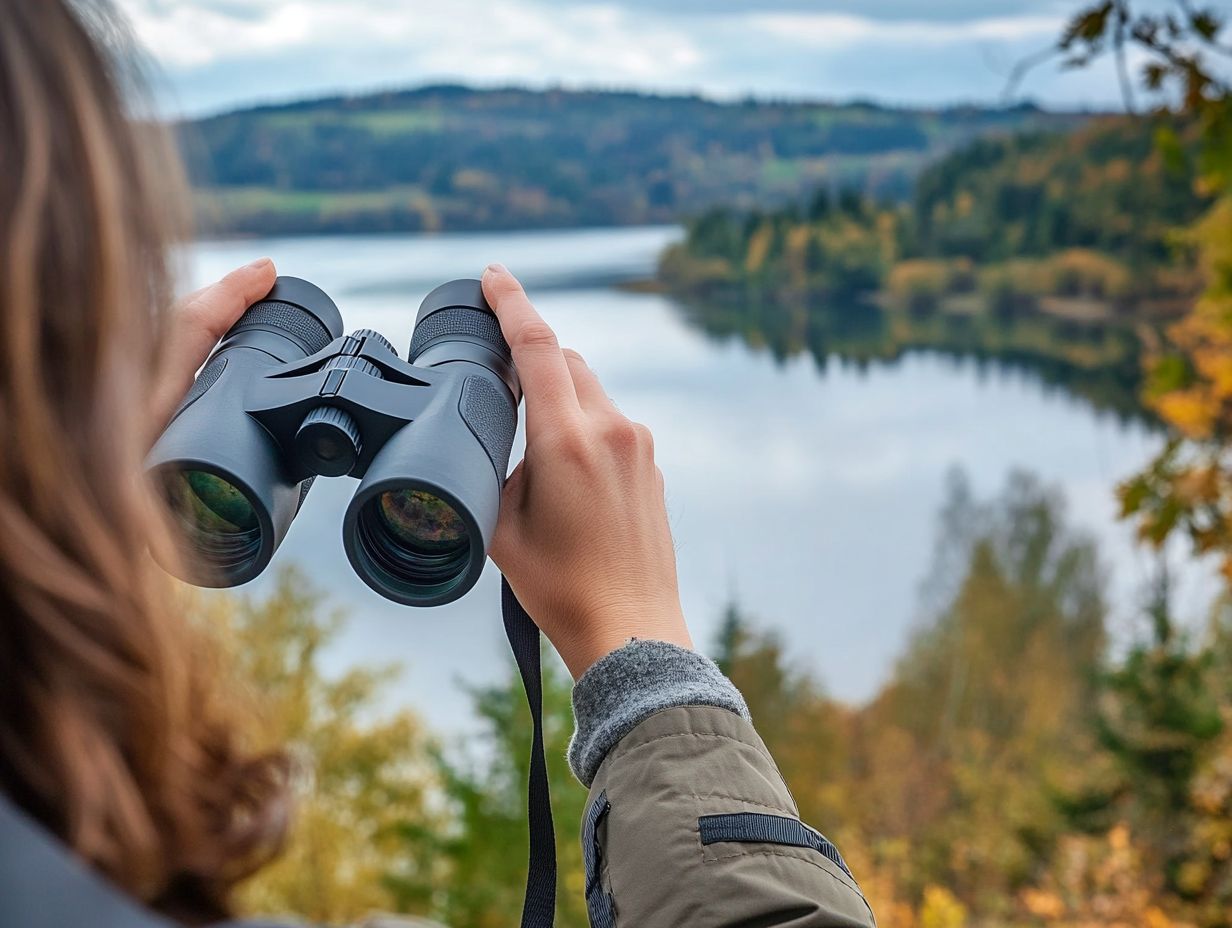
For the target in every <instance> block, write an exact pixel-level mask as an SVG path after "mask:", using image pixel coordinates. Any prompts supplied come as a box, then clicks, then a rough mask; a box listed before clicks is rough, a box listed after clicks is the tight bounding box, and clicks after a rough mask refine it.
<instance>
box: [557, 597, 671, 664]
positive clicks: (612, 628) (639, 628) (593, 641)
mask: <svg viewBox="0 0 1232 928" xmlns="http://www.w3.org/2000/svg"><path fill="white" fill-rule="evenodd" d="M569 624H570V625H571V626H572V628H570V629H569V630H568V631H567V632H566V633H564V634H563V635H560V636H558V637H559V639H560V640H557V638H556V637H553V640H552V644H553V646H554V647H555V648H556V650H557V651H558V652H559V653H560V656H561V658H562V659H563V660H564V662H565V666H566V667H568V668H569V673H570V674H571V675H572V677H573V679H574V680H580V679H581V677H582V675H583V674H584V673H586V671H587V670H589V669H590V668H591V667H592V666H593V665H594V664H595V663H597V662H598V661H600V660H602V659H603V658H604V657H606V656H607V655H608V654H611V653H612V652H613V651H616V650H618V649H620V648H622V647H624V646H625V645H626V644H628V643H629V642H630V641H632V640H635V639H636V640H639V641H663V642H667V643H668V644H674V645H677V646H678V647H681V648H686V649H688V650H690V651H692V650H693V639H692V638H691V637H690V635H689V629H688V626H687V625H686V624H685V621H684V613H683V612H682V611H681V610H680V607H679V606H678V605H677V606H675V607H674V608H666V609H665V608H663V607H658V608H655V607H650V606H646V607H644V608H643V609H640V610H638V611H637V612H635V613H625V614H620V615H611V614H608V615H606V616H604V617H603V618H602V619H598V620H584V621H581V622H571V623H569ZM549 637H552V636H549Z"/></svg>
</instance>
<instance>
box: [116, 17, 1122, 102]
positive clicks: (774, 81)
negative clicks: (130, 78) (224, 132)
mask: <svg viewBox="0 0 1232 928" xmlns="http://www.w3.org/2000/svg"><path fill="white" fill-rule="evenodd" d="M118 2H119V5H120V6H121V7H122V8H123V9H124V10H126V11H127V12H128V14H129V16H130V17H131V18H132V20H133V22H134V24H135V26H136V30H137V34H138V36H139V37H140V38H141V39H142V41H143V42H144V43H145V44H146V46H147V47H148V49H149V50H150V51H151V52H152V53H153V55H154V57H155V59H156V61H157V62H158V63H159V65H160V66H161V68H162V71H163V88H162V90H163V93H162V99H163V101H164V105H165V106H166V108H167V109H168V110H173V111H179V112H187V113H194V114H195V113H202V112H212V111H217V110H221V109H227V108H231V107H234V106H239V105H244V104H249V103H255V102H261V101H270V100H285V99H292V98H296V97H302V96H307V95H318V94H321V93H327V92H333V91H346V92H353V91H361V90H368V89H374V88H389V87H403V86H408V85H413V84H421V83H424V82H428V81H442V80H448V81H465V82H468V83H477V84H482V85H491V84H503V83H517V84H526V85H530V86H543V85H548V84H564V85H566V86H587V87H594V86H598V87H620V88H631V87H632V88H644V89H648V90H656V91H700V92H702V93H706V94H708V95H712V96H717V97H731V96H739V95H744V94H749V93H752V94H756V95H760V96H780V97H781V96H791V97H810V98H823V99H834V100H848V99H853V98H864V99H875V100H879V101H884V102H887V103H905V104H942V103H953V102H971V101H977V102H997V101H998V100H1000V99H1001V97H1002V92H1003V90H1004V87H1005V81H1006V77H1007V76H1008V74H1009V72H1010V70H1011V68H1012V67H1013V65H1014V63H1015V62H1016V61H1018V60H1020V59H1021V58H1022V57H1023V56H1025V55H1028V54H1030V53H1032V52H1036V51H1038V50H1040V49H1042V48H1044V47H1045V46H1047V45H1048V44H1050V43H1052V42H1053V41H1055V39H1056V36H1057V33H1058V31H1059V30H1060V28H1061V27H1062V25H1063V23H1064V22H1065V20H1066V18H1067V15H1068V14H1069V13H1070V12H1072V11H1073V10H1074V9H1075V7H1076V6H1077V5H1078V0H818V2H805V0H603V2H593V0H435V2H425V0H414V2H398V0H118ZM1023 93H1024V94H1027V95H1030V96H1031V97H1033V98H1035V99H1037V100H1040V101H1041V102H1044V103H1047V104H1052V105H1059V106H1067V107H1079V106H1115V105H1119V99H1118V96H1117V90H1116V82H1115V80H1114V77H1113V75H1112V73H1111V71H1110V70H1109V69H1108V68H1107V67H1103V68H1099V69H1097V70H1094V71H1081V72H1059V71H1057V69H1056V68H1054V67H1051V66H1050V67H1047V68H1043V69H1040V70H1038V71H1037V72H1036V73H1035V74H1033V75H1032V76H1031V78H1030V79H1029V80H1028V81H1027V82H1026V83H1025V85H1024V87H1023Z"/></svg>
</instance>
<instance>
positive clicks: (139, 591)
mask: <svg viewBox="0 0 1232 928" xmlns="http://www.w3.org/2000/svg"><path fill="white" fill-rule="evenodd" d="M127 47H128V46H126V44H125V42H124V31H123V28H122V21H121V20H119V19H118V18H117V17H116V16H115V15H113V14H112V13H111V11H110V10H109V9H108V8H107V6H106V5H105V4H103V3H100V2H94V3H88V4H87V3H76V4H72V5H70V3H69V2H68V0H0V706H2V707H3V711H2V714H0V791H3V792H4V793H5V794H6V795H7V796H9V797H10V798H11V799H12V800H13V801H15V802H16V803H17V804H19V805H20V806H21V807H23V808H24V809H26V810H27V811H28V812H29V813H30V814H31V815H33V816H34V817H35V818H36V819H38V820H39V821H40V822H42V823H43V824H44V825H45V826H46V827H47V828H49V829H50V830H51V831H53V832H54V833H55V834H56V835H58V836H59V837H60V838H61V839H62V840H63V841H64V842H65V843H66V844H67V845H69V846H70V847H71V848H73V849H74V850H75V851H76V852H77V854H79V855H80V856H81V857H83V858H84V859H85V860H87V861H88V862H89V863H90V864H91V865H93V866H94V867H95V868H97V869H98V870H99V871H101V872H102V873H104V874H105V875H106V876H107V877H109V878H110V879H112V880H113V881H114V882H116V883H117V884H119V886H121V887H122V888H124V889H125V890H127V891H128V892H130V893H131V894H132V895H134V896H136V897H137V898H138V899H140V900H142V901H143V902H145V903H147V904H149V905H151V906H152V907H154V908H156V909H159V910H160V911H163V912H164V913H167V914H170V915H172V916H174V917H176V918H179V919H181V920H184V921H187V922H194V923H204V922H208V921H211V920H214V919H217V918H221V917H224V916H225V915H226V914H227V896H228V893H229V891H230V889H231V887H232V886H233V885H234V884H235V882H236V881H237V880H239V879H240V878H242V877H243V876H245V875H247V874H248V873H250V872H251V871H252V870H253V869H255V868H256V867H257V866H259V865H260V864H261V863H263V862H264V861H265V860H267V859H268V858H269V856H271V855H272V854H273V853H274V852H276V850H277V848H278V847H279V846H280V843H281V840H282V837H283V833H284V831H285V828H286V819H287V816H286V802H285V798H284V797H285V795H286V788H285V780H286V776H285V765H284V764H283V763H282V761H281V759H280V758H278V757H272V756H256V757H250V756H248V755H246V754H245V753H244V752H243V750H242V748H241V746H240V744H239V740H240V738H239V734H238V732H237V728H236V726H235V725H233V724H232V722H231V720H230V718H229V716H228V713H227V711H226V707H225V706H224V705H223V701H222V699H221V698H220V692H219V690H220V689H221V687H220V686H219V685H218V681H217V680H216V679H213V677H212V674H211V673H210V671H209V670H208V668H209V667H210V666H211V664H210V662H209V661H208V660H203V659H202V657H203V653H202V648H204V647H205V643H204V640H203V639H202V638H201V637H200V635H199V633H198V631H197V630H195V629H194V628H193V627H192V625H191V623H190V622H188V621H186V620H185V619H184V618H183V617H182V616H180V615H179V614H178V613H177V610H176V606H175V600H174V596H173V591H172V589H171V587H170V584H169V582H168V581H167V580H166V578H165V576H164V575H163V574H162V572H161V571H159V570H158V568H156V567H154V566H153V563H152V561H151V560H150V558H149V557H148V555H147V551H148V549H149V548H150V547H151V546H154V547H155V548H159V549H161V550H162V551H163V552H166V551H167V550H169V549H168V546H167V542H166V538H167V537H168V533H167V531H166V529H165V527H164V524H165V519H164V518H163V515H162V513H161V512H160V507H159V505H158V504H157V503H156V501H155V499H154V497H153V495H152V494H151V493H149V491H148V488H147V487H146V485H145V484H144V482H143V481H142V480H141V478H140V474H141V458H142V455H143V454H144V451H145V448H146V445H147V443H148V441H149V437H150V434H149V433H150V422H149V416H148V413H147V398H148V397H149V395H150V393H151V386H152V383H153V379H154V373H155V367H156V362H157V359H158V357H159V348H160V345H161V339H162V337H163V332H164V330H165V328H166V319H165V316H166V311H165V308H166V307H167V306H168V305H169V300H168V297H169V278H170V274H169V271H168V267H167V254H168V248H169V246H170V245H171V243H172V242H173V241H174V240H175V237H176V236H177V235H178V234H180V233H182V231H183V228H184V225H183V223H182V222H181V221H180V218H179V207H180V204H183V203H184V202H185V200H184V197H183V196H182V195H181V190H182V186H183V185H182V183H180V182H179V181H178V180H177V178H178V177H179V169H178V167H177V161H176V159H175V158H174V157H172V156H171V155H170V154H169V152H170V148H169V146H168V145H167V144H165V140H164V139H163V134H162V132H161V130H157V129H155V128H154V127H153V125H152V124H145V125H143V124H141V123H139V122H137V121H136V120H135V119H134V117H133V116H132V115H131V111H130V109H129V107H131V106H132V100H133V99H134V97H133V96H132V95H131V93H130V90H131V89H132V88H133V87H134V86H136V75H135V72H134V70H133V67H132V62H133V61H135V60H136V59H135V58H134V56H132V55H131V54H129V53H128V52H127V51H125V49H126V48H127ZM160 556H167V555H166V554H165V553H164V554H162V555H160Z"/></svg>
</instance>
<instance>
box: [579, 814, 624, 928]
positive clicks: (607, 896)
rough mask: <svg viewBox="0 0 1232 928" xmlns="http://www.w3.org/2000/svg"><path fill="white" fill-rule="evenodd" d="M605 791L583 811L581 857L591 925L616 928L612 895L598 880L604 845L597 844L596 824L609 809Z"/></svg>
mask: <svg viewBox="0 0 1232 928" xmlns="http://www.w3.org/2000/svg"><path fill="white" fill-rule="evenodd" d="M611 808H612V804H611V803H610V802H608V799H607V793H606V792H602V793H600V794H599V795H598V796H597V797H595V801H594V802H592V803H591V804H590V808H589V809H588V810H587V811H586V819H585V821H584V823H583V825H582V859H583V860H584V861H585V864H586V914H587V916H588V917H589V919H590V928H615V926H616V906H615V903H614V902H613V900H612V894H611V893H609V892H607V891H606V890H605V889H604V888H603V886H602V883H601V878H602V875H603V848H602V847H601V846H600V844H599V825H600V824H601V823H602V822H603V820H604V819H605V818H606V817H607V814H608V812H610V811H611Z"/></svg>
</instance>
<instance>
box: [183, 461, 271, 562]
mask: <svg viewBox="0 0 1232 928" xmlns="http://www.w3.org/2000/svg"><path fill="white" fill-rule="evenodd" d="M167 493H168V497H169V500H170V503H171V508H172V510H173V511H174V512H175V514H176V516H177V517H178V519H179V521H180V524H181V526H182V527H183V528H184V530H185V531H186V532H187V534H188V540H189V542H190V544H191V545H192V547H193V549H194V550H195V551H196V552H197V554H198V555H199V556H201V557H202V558H203V559H204V560H205V561H206V562H207V563H208V564H209V565H210V566H211V567H215V568H221V569H235V568H238V567H242V566H243V565H244V564H246V563H247V562H248V561H249V560H251V559H252V558H253V557H256V555H257V553H258V552H259V551H260V548H261V523H260V521H259V520H258V519H257V510H256V508H255V507H254V506H253V505H252V502H251V501H250V500H249V499H248V497H247V496H245V495H244V492H243V491H242V490H240V489H239V488H238V487H236V486H235V485H234V484H232V483H230V482H228V481H227V480H225V479H223V478H222V477H219V476H217V475H216V474H210V473H207V472H205V471H201V470H185V471H179V472H178V473H176V474H175V475H174V476H172V477H170V478H169V480H168V481H167Z"/></svg>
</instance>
